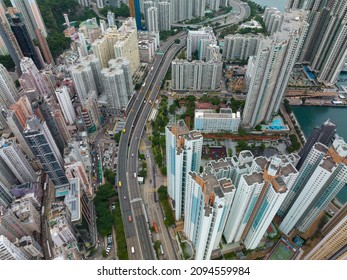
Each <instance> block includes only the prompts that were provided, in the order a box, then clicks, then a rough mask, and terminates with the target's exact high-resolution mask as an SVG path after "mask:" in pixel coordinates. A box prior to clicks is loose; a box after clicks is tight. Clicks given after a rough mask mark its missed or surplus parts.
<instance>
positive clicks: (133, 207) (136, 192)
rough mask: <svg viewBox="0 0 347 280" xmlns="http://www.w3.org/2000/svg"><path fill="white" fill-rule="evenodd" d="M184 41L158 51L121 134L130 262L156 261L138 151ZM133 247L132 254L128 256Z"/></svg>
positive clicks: (123, 203)
mask: <svg viewBox="0 0 347 280" xmlns="http://www.w3.org/2000/svg"><path fill="white" fill-rule="evenodd" d="M185 37H186V35H182V34H178V35H177V36H175V37H171V38H170V39H169V40H168V41H167V42H166V43H165V44H164V45H163V46H162V47H161V48H160V52H161V53H162V54H157V55H156V58H155V62H154V64H153V67H152V68H151V70H150V73H149V74H148V76H147V79H146V82H145V83H144V86H143V88H142V90H141V91H140V92H139V93H138V95H137V97H136V100H135V101H134V104H133V106H132V108H131V109H130V111H129V114H128V117H127V120H126V123H125V133H122V136H121V139H120V142H119V152H118V168H117V180H118V182H119V181H121V184H122V186H121V187H118V193H119V198H120V206H121V212H122V220H123V224H124V231H125V236H126V240H127V247H128V254H129V259H134V260H135V259H146V260H151V259H155V253H154V249H153V245H152V238H151V233H150V230H149V221H148V220H147V215H146V212H145V207H144V203H143V202H142V197H141V193H140V189H139V184H138V182H137V170H138V166H137V165H138V147H139V143H140V139H141V135H142V133H143V130H144V127H145V124H146V121H147V118H148V116H149V114H150V111H151V107H152V104H153V103H154V101H155V100H156V98H157V95H158V93H159V90H160V86H161V83H162V80H163V79H164V77H165V75H166V72H167V70H168V69H169V67H170V65H171V61H172V59H173V58H174V56H175V54H176V53H177V52H178V51H179V50H180V49H181V48H182V47H184V45H185ZM176 38H179V39H180V44H174V41H175V39H176ZM147 95H148V97H147ZM135 173H136V174H135ZM118 182H116V183H118ZM130 216H131V221H129V217H130ZM132 247H134V253H132V252H131V251H132V250H131V248H132Z"/></svg>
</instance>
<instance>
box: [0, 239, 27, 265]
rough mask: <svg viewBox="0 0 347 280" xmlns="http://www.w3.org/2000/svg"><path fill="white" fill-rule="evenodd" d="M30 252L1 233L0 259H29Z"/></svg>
mask: <svg viewBox="0 0 347 280" xmlns="http://www.w3.org/2000/svg"><path fill="white" fill-rule="evenodd" d="M29 259H30V258H29V256H28V254H26V253H25V252H23V251H22V250H21V249H20V248H19V247H17V246H16V245H14V244H13V243H12V242H11V241H9V240H8V239H7V238H6V237H5V236H4V235H0V260H29Z"/></svg>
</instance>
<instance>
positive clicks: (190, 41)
mask: <svg viewBox="0 0 347 280" xmlns="http://www.w3.org/2000/svg"><path fill="white" fill-rule="evenodd" d="M213 42H216V37H215V35H214V33H213V29H212V28H211V27H202V28H200V29H199V30H189V32H188V37H187V59H188V60H192V59H193V54H194V53H195V52H196V51H198V57H199V59H201V58H200V57H201V56H203V55H202V52H203V50H202V48H203V47H202V44H203V43H204V44H205V45H209V44H212V43H213Z"/></svg>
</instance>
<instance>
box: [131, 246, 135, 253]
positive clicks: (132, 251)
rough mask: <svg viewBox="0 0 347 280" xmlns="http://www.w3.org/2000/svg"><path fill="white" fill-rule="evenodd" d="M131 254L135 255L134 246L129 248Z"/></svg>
mask: <svg viewBox="0 0 347 280" xmlns="http://www.w3.org/2000/svg"><path fill="white" fill-rule="evenodd" d="M131 253H132V254H135V248H134V246H132V247H131Z"/></svg>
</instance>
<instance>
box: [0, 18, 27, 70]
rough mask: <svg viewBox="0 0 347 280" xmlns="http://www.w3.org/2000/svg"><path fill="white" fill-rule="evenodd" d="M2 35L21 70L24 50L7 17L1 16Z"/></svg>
mask: <svg viewBox="0 0 347 280" xmlns="http://www.w3.org/2000/svg"><path fill="white" fill-rule="evenodd" d="M0 36H1V38H2V40H3V41H4V44H5V46H6V48H7V50H8V52H9V54H10V56H11V58H12V60H13V62H14V64H15V65H16V68H17V71H18V72H20V60H21V59H22V57H23V52H22V50H21V48H20V46H19V44H18V42H17V39H16V36H15V35H14V34H13V32H12V30H11V27H10V25H9V23H8V21H7V19H6V17H5V18H0Z"/></svg>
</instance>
